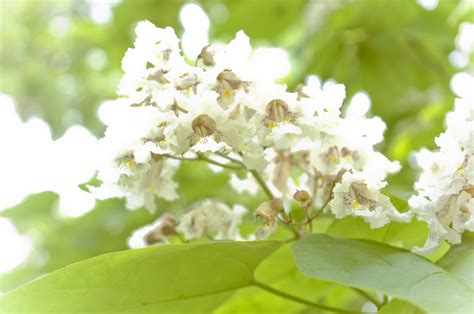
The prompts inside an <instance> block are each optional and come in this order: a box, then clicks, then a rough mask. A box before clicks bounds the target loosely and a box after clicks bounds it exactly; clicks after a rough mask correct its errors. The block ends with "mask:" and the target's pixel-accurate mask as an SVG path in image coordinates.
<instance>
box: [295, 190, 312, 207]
mask: <svg viewBox="0 0 474 314" xmlns="http://www.w3.org/2000/svg"><path fill="white" fill-rule="evenodd" d="M293 199H294V200H295V201H298V202H299V203H300V205H301V207H303V208H306V207H309V206H311V203H312V199H311V196H310V195H309V193H308V192H306V191H304V190H299V191H296V192H295V194H293Z"/></svg>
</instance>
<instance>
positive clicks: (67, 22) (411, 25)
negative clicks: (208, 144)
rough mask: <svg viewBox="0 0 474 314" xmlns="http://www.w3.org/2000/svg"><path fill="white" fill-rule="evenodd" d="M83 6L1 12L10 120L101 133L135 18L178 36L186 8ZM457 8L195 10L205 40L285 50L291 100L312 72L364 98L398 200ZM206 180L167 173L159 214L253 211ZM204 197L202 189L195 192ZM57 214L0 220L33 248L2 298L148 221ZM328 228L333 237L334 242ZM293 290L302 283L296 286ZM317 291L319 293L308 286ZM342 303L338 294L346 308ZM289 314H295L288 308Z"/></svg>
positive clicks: (376, 5)
mask: <svg viewBox="0 0 474 314" xmlns="http://www.w3.org/2000/svg"><path fill="white" fill-rule="evenodd" d="M92 2H93V1H87V2H85V1H77V0H64V1H53V0H49V1H2V2H1V6H0V10H1V11H0V12H1V42H0V49H1V50H0V67H1V75H0V92H2V93H6V94H9V95H11V96H12V97H13V98H14V99H15V101H16V103H17V108H18V110H19V112H20V114H21V115H22V117H24V118H27V117H30V116H40V117H42V118H44V119H45V120H46V121H47V122H48V123H49V124H50V125H51V127H52V129H53V134H54V135H55V136H60V135H61V134H62V133H63V132H64V131H65V130H66V129H67V128H68V127H69V126H71V125H73V124H77V123H79V124H83V125H84V126H86V127H88V128H89V129H90V130H91V131H92V132H93V133H95V134H96V135H97V136H101V135H102V134H103V131H104V126H103V125H102V124H101V122H100V120H99V119H98V117H97V114H96V112H97V108H98V106H99V105H100V104H101V102H102V101H104V100H106V99H111V98H114V97H116V95H115V88H116V86H117V84H118V81H119V79H120V76H121V69H120V62H121V58H122V57H123V55H124V53H125V51H126V50H127V48H128V47H130V46H131V45H132V43H133V39H134V34H133V29H134V27H135V25H136V23H137V22H138V21H140V20H144V19H148V20H150V21H151V22H153V23H155V24H156V25H157V26H161V27H164V26H172V27H174V28H175V29H176V31H177V33H178V34H180V33H182V31H183V30H182V26H181V24H180V22H179V18H178V17H179V12H180V9H181V7H182V5H183V4H184V3H186V2H185V1H174V0H162V1H152V0H137V1H121V2H117V3H114V4H113V5H112V13H113V19H112V20H111V21H110V22H109V23H105V24H98V23H96V22H94V21H93V20H92V19H91V17H90V10H91V7H90V3H92ZM461 2H462V1H454V0H453V1H449V0H446V1H443V0H441V1H440V4H439V6H438V7H437V8H436V9H435V10H432V11H428V10H426V9H424V8H422V7H421V6H419V5H418V4H417V3H416V1H415V0H413V1H412V0H337V1H334V0H319V1H316V0H313V1H310V0H308V1H307V0H297V1H289V0H288V1H285V0H275V1H272V0H261V1H254V0H235V1H232V0H203V1H200V2H197V3H200V4H201V5H202V7H203V9H204V11H206V13H207V14H208V15H209V18H210V22H211V28H210V39H211V41H213V40H226V41H227V40H229V39H231V38H232V37H233V36H234V34H235V32H236V31H238V30H240V29H243V30H244V31H245V32H246V33H247V34H248V35H249V36H250V37H251V40H252V44H253V45H255V46H259V45H271V46H280V47H284V48H286V49H287V50H288V52H289V54H290V57H291V62H292V65H293V71H292V73H291V74H290V75H289V76H288V77H287V78H286V79H285V82H286V83H287V84H288V85H289V87H290V88H291V89H293V88H294V87H295V86H296V84H297V83H299V82H301V81H304V79H305V77H306V76H307V75H309V74H317V75H319V76H321V77H322V78H323V79H324V80H326V79H335V80H337V81H339V82H341V83H344V84H346V87H347V91H348V96H349V97H351V96H352V95H353V94H354V93H356V92H358V91H360V90H364V91H366V92H367V93H368V94H369V95H370V97H371V99H372V109H371V110H372V113H373V114H376V115H380V116H381V117H382V118H383V119H384V120H385V121H386V123H387V132H386V136H387V138H386V141H385V142H384V143H382V144H381V145H380V149H381V150H383V151H384V152H385V153H386V154H387V155H388V156H389V157H390V158H393V159H397V160H400V161H401V163H402V165H403V166H404V170H403V171H401V172H400V173H399V174H397V175H395V176H393V177H392V178H391V179H390V183H391V185H390V193H392V194H394V195H397V196H400V197H401V198H406V196H407V195H408V193H409V191H410V189H411V186H412V184H413V182H414V179H415V175H416V172H415V171H414V170H413V169H411V168H410V167H409V166H408V162H407V159H408V155H409V153H410V152H411V151H413V150H416V149H419V148H421V147H429V148H432V147H433V146H434V143H433V138H434V136H436V135H437V134H439V133H440V132H441V131H442V129H443V119H444V115H445V113H446V112H447V111H449V110H450V109H451V108H452V106H453V100H454V95H453V94H452V93H451V91H450V89H449V81H450V78H451V77H452V75H453V74H454V73H455V72H456V69H455V68H454V67H453V66H452V65H451V64H450V63H449V59H448V56H449V53H450V52H451V51H453V50H454V48H455V47H454V40H455V36H456V34H457V31H458V27H459V25H460V24H461V23H462V22H463V21H474V15H473V14H474V13H473V10H472V7H470V8H469V7H468V10H460V9H459V7H460V3H461ZM463 3H464V2H463ZM275 66H278V65H275ZM209 175H210V170H209V169H208V168H207V167H205V166H204V165H202V164H199V163H193V164H188V165H186V166H185V167H184V168H183V169H182V170H181V171H180V172H179V174H178V181H179V182H180V184H181V186H180V191H179V192H180V195H182V196H183V197H182V198H181V199H180V200H179V201H178V202H175V203H172V204H170V203H166V202H160V204H159V208H160V209H161V210H165V209H166V210H172V211H173V210H179V209H182V208H184V207H186V206H188V205H189V204H190V203H192V202H193V201H196V200H199V199H202V198H204V197H213V196H219V197H220V198H221V199H223V201H225V202H227V203H228V204H235V203H241V204H243V205H246V206H248V207H249V208H250V209H253V208H255V206H256V204H258V200H261V199H262V198H261V197H262V196H261V195H258V196H256V197H248V195H244V196H238V197H237V200H236V196H235V195H234V194H232V192H231V191H230V189H229V188H228V186H227V183H226V181H227V178H228V175H229V174H228V173H227V172H225V171H224V172H222V173H219V174H212V178H213V179H212V180H209V179H208V178H209ZM203 185H205V188H196V187H200V186H203ZM56 203H57V196H56V195H54V194H52V193H42V194H38V195H34V196H31V197H29V198H28V199H27V200H25V201H24V202H23V203H21V204H20V205H18V206H16V207H14V208H10V209H7V210H5V211H2V212H0V215H1V216H4V217H8V218H11V219H12V220H13V221H14V223H15V225H16V226H17V227H18V229H19V230H20V231H21V232H22V233H25V234H27V235H29V236H30V237H31V238H32V239H33V240H34V247H35V250H34V252H33V254H32V256H31V257H30V259H29V260H28V261H27V263H25V265H24V266H22V267H19V268H17V269H16V270H15V271H13V272H11V273H8V274H6V275H2V276H0V282H1V286H0V290H2V291H7V290H10V289H12V288H14V287H17V286H18V285H20V284H22V283H24V282H26V281H29V280H31V279H33V278H36V277H38V276H39V275H41V274H44V273H47V272H50V271H53V270H55V269H58V268H60V267H62V266H65V265H67V264H70V263H72V262H75V261H79V260H83V259H86V258H88V257H92V256H96V255H99V254H102V253H105V252H111V251H117V250H123V249H126V239H127V237H128V236H129V235H130V233H131V231H132V230H134V229H135V228H137V227H139V226H141V225H144V224H147V223H150V222H151V221H153V220H154V219H155V218H156V217H157V216H158V215H159V214H160V213H156V214H154V215H151V214H149V213H148V212H146V211H145V210H138V211H127V210H126V209H125V208H124V204H123V201H121V200H109V201H105V202H99V203H98V205H97V208H96V209H95V210H93V211H92V212H90V213H88V214H86V215H84V216H82V217H79V218H60V217H59V216H58V214H57V213H56ZM249 216H250V215H249ZM249 220H252V218H249ZM343 226H344V224H343V223H340V228H342V227H343ZM336 227H337V226H336V225H334V226H333V227H332V230H333V231H334V233H335V234H337V229H336ZM337 228H339V227H337ZM387 228H388V227H387ZM395 229H396V228H395ZM395 229H391V230H392V231H393V232H395ZM397 230H398V229H397ZM381 232H382V231H381ZM383 232H386V230H385V231H383ZM415 232H421V231H420V230H418V231H415ZM367 233H370V232H369V231H367ZM417 239H418V238H417ZM412 240H413V239H412ZM407 241H408V239H407ZM281 254H283V255H284V254H287V253H284V252H282V253H281ZM285 259H289V257H288V256H287V257H285ZM292 276H295V275H294V274H293V273H292V270H288V272H286V273H284V274H283V273H282V274H281V278H279V279H278V280H277V279H275V281H278V282H279V283H277V285H280V286H281V287H282V288H284V287H286V286H287V285H291V284H292V283H291V282H293V280H292V279H291V278H293V277H292ZM297 277H298V276H297ZM295 280H297V281H298V282H300V281H301V282H302V285H305V284H307V283H305V280H304V279H302V278H297V279H295ZM321 289H326V287H325V286H324V285H323V284H321ZM327 289H335V290H334V291H336V290H337V291H339V290H338V289H342V290H343V288H341V287H332V286H331V287H327ZM301 290H303V289H301ZM331 291H332V290H331ZM249 293H251V292H245V291H243V292H239V294H238V295H236V296H235V297H234V298H233V299H232V300H231V301H232V302H234V303H233V304H237V305H238V307H239V308H242V309H245V307H246V306H247V305H245V304H241V303H240V302H241V299H242V298H246V297H247V296H248V295H249ZM264 294H265V293H264V292H261V294H256V295H253V293H252V295H253V296H252V298H253V300H254V302H255V304H259V302H262V298H263V297H262V295H264ZM346 294H347V292H344V291H343V292H341V294H340V295H343V298H345V299H346V298H347V297H346ZM349 294H350V293H349ZM331 295H333V294H331V292H330V291H329V292H327V293H326V295H325V296H323V297H326V298H329V299H330V298H331ZM349 297H350V295H349ZM265 300H267V298H266V297H265ZM348 300H349V299H348ZM359 301H360V300H359ZM359 301H357V302H359ZM348 302H349V301H348ZM288 310H289V311H290V310H291V311H296V310H297V311H302V309H301V308H300V307H296V308H292V307H290V308H289V309H288ZM222 311H223V312H227V310H226V309H225V308H224V309H222Z"/></svg>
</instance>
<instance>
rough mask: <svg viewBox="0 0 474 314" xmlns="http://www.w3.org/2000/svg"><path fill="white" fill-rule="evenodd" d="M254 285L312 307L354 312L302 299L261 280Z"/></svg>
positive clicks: (337, 311)
mask: <svg viewBox="0 0 474 314" xmlns="http://www.w3.org/2000/svg"><path fill="white" fill-rule="evenodd" d="M253 285H254V286H257V287H259V288H261V289H263V290H265V291H267V292H270V293H272V294H274V295H277V296H280V297H282V298H285V299H288V300H292V301H294V302H298V303H301V304H304V305H308V306H311V307H314V308H318V309H322V310H326V311H332V312H336V313H353V312H351V311H348V310H344V309H339V308H335V307H332V306H327V305H323V304H318V303H314V302H311V301H308V300H305V299H301V298H299V297H296V296H293V295H290V294H287V293H285V292H283V291H280V290H277V289H274V288H272V287H270V286H268V285H266V284H264V283H261V282H259V281H256V280H255V281H254V282H253Z"/></svg>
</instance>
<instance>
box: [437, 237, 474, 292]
mask: <svg viewBox="0 0 474 314" xmlns="http://www.w3.org/2000/svg"><path fill="white" fill-rule="evenodd" d="M438 265H439V266H440V267H442V268H443V269H445V270H447V271H449V272H450V273H451V274H453V275H454V276H455V277H456V278H458V279H460V280H462V281H464V282H465V283H466V284H467V285H469V286H470V287H471V288H472V289H474V241H473V239H472V237H471V238H470V239H468V238H467V237H465V238H464V239H463V242H462V244H460V245H456V246H454V247H452V248H451V250H449V252H448V253H447V254H446V255H445V256H444V257H443V258H442V259H441V260H440V261H439V262H438Z"/></svg>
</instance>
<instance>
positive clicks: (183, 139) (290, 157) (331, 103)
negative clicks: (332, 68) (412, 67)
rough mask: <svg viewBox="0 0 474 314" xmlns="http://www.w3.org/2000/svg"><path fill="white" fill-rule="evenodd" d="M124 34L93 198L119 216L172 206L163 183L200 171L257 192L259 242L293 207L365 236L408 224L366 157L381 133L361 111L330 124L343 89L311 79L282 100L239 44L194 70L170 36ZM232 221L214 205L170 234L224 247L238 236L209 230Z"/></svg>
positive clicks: (215, 48)
mask: <svg viewBox="0 0 474 314" xmlns="http://www.w3.org/2000/svg"><path fill="white" fill-rule="evenodd" d="M136 34H137V38H136V40H135V47H134V48H132V49H129V50H128V51H127V53H126V55H125V57H124V59H123V62H122V67H123V70H124V72H125V74H124V76H123V78H122V80H121V82H120V86H119V94H120V95H121V96H122V98H120V99H118V100H116V101H114V102H113V107H114V110H111V111H110V116H108V117H107V119H106V120H107V124H108V129H107V131H106V135H105V137H104V139H102V141H101V144H102V147H103V156H104V161H103V163H102V167H101V169H100V172H99V179H100V180H102V181H103V184H102V186H101V187H99V188H97V189H94V193H96V195H97V196H98V197H99V198H108V197H117V196H118V197H125V198H126V199H127V204H128V207H129V208H138V207H141V206H145V207H146V208H147V209H149V210H150V211H154V210H155V209H156V208H155V202H154V198H155V197H160V198H163V199H166V200H170V201H171V200H175V199H176V198H178V194H177V187H178V184H177V183H176V182H174V181H173V175H174V174H175V172H176V170H177V169H178V168H179V165H180V163H181V162H183V160H204V161H207V162H209V163H210V164H214V165H220V166H223V167H228V168H232V169H240V170H245V171H246V173H247V177H244V178H242V176H240V177H238V176H237V175H234V176H233V177H232V180H231V185H232V186H234V187H236V190H237V191H238V192H241V191H243V190H245V189H246V188H248V189H250V191H251V192H252V193H255V188H256V187H257V186H258V185H260V186H262V187H263V188H264V191H265V192H266V193H267V195H268V196H269V197H270V202H268V203H266V204H262V205H261V206H260V207H259V208H260V209H259V210H257V211H256V216H257V217H258V218H263V220H264V224H265V225H264V226H263V227H262V228H263V231H261V232H259V233H258V234H262V235H263V236H267V235H268V234H270V233H272V232H274V231H275V228H276V226H277V219H278V218H279V217H280V218H281V216H284V217H285V219H290V220H287V222H291V218H289V216H288V215H287V214H288V212H289V210H290V206H289V203H290V202H292V201H294V200H296V201H298V202H299V203H300V204H301V206H303V207H304V208H306V209H308V211H309V210H310V209H311V208H316V207H317V208H319V209H320V211H327V210H330V211H332V212H333V213H334V214H335V216H336V218H342V217H345V216H348V215H351V216H360V217H363V219H364V220H366V221H367V222H368V223H370V225H371V226H372V227H380V226H383V225H384V224H386V223H388V222H389V221H391V220H397V221H400V220H402V221H405V220H406V219H409V217H408V216H407V215H406V214H400V213H398V212H397V211H396V209H395V208H394V207H393V206H392V204H391V203H390V200H389V199H388V197H386V196H384V195H383V194H382V193H381V192H380V189H381V188H383V187H384V186H385V184H386V182H385V179H386V176H387V175H388V174H390V173H393V172H396V171H398V169H399V164H398V163H396V162H391V161H389V160H388V159H387V158H386V157H385V156H384V155H382V154H381V153H379V152H376V151H375V150H374V145H375V144H377V143H378V142H380V141H381V140H382V139H383V132H384V129H385V124H384V123H383V122H382V120H381V119H380V118H377V117H376V118H368V117H367V116H366V112H367V110H368V105H367V104H361V103H358V102H352V103H351V104H350V106H349V107H348V108H347V110H346V112H345V114H344V115H342V113H341V106H342V103H343V100H344V98H345V88H344V86H343V85H340V84H335V83H333V82H327V83H325V84H323V85H321V84H320V82H319V80H317V79H316V78H315V77H312V78H310V79H309V80H308V83H307V84H306V85H299V86H298V87H297V88H296V90H295V91H294V92H290V91H288V90H287V87H286V85H283V84H278V83H276V82H275V79H274V78H272V77H271V76H270V75H266V74H265V73H260V72H259V71H258V69H257V68H256V67H254V66H253V63H252V62H251V58H252V48H251V46H250V43H249V38H248V37H247V36H246V35H245V34H244V33H243V32H239V33H237V35H236V37H235V39H234V40H232V41H231V42H230V43H229V44H228V45H210V46H206V47H204V48H203V49H202V51H201V53H200V55H199V56H198V58H197V60H196V61H195V63H194V65H190V64H189V63H188V62H186V60H185V58H184V57H183V55H182V53H181V51H180V48H179V39H178V38H177V37H176V35H175V32H174V30H173V29H171V28H165V29H161V28H156V27H155V26H154V25H153V24H151V23H150V22H148V21H144V22H140V23H139V24H138V26H137V28H136ZM275 66H278V65H275ZM293 197H295V199H293ZM272 204H273V205H274V206H271V205H272ZM275 204H278V206H276V205H275ZM327 205H328V206H327ZM240 212H242V211H240ZM210 216H215V217H213V218H212V217H210ZM311 216H312V215H311V214H308V219H309V220H310V219H311V218H312V217H311ZM232 217H234V218H232ZM235 217H240V216H239V214H235V213H234V214H233V213H232V211H231V210H230V209H229V208H228V207H226V206H225V205H223V204H221V205H216V204H215V203H209V202H208V203H206V202H205V203H203V204H201V205H199V206H197V208H195V209H193V210H192V211H191V212H189V213H187V214H185V215H184V216H183V217H182V218H181V222H180V224H179V226H178V227H177V230H178V231H180V232H182V233H183V234H184V235H185V236H186V237H187V238H194V237H199V236H206V235H207V233H209V232H211V231H212V232H221V233H222V232H224V234H225V232H227V234H225V237H226V238H229V237H230V233H232V234H233V235H238V233H236V232H234V231H231V229H232V230H233V229H235V227H229V228H230V229H229V230H227V231H226V230H223V229H222V228H220V227H219V228H217V227H216V226H215V224H216V223H221V222H223V221H225V223H224V225H226V226H227V225H229V226H230V225H232V226H233V224H234V222H235V221H237V222H238V221H239V219H240V218H235Z"/></svg>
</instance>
